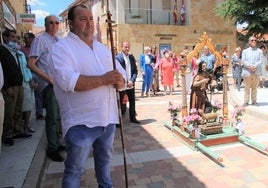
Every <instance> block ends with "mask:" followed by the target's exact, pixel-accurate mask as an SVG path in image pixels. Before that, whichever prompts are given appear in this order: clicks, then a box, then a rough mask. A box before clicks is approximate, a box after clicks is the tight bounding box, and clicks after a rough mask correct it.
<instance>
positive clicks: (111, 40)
mask: <svg viewBox="0 0 268 188" xmlns="http://www.w3.org/2000/svg"><path fill="white" fill-rule="evenodd" d="M111 17H112V14H111V13H110V11H109V0H107V20H106V22H107V24H108V36H109V39H110V45H111V52H112V58H113V69H114V70H115V69H116V64H115V54H114V50H113V49H114V38H113V28H112V23H113V21H112V19H111ZM116 98H117V107H118V114H119V124H120V135H121V142H122V149H123V158H124V170H125V183H126V188H128V175H127V161H126V153H127V152H126V148H125V139H124V131H123V119H122V113H121V102H120V95H119V91H118V89H117V90H116Z"/></svg>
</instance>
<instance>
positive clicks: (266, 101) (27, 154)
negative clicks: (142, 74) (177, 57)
mask: <svg viewBox="0 0 268 188" xmlns="http://www.w3.org/2000/svg"><path fill="white" fill-rule="evenodd" d="M140 85H141V83H140V82H138V83H137V94H136V96H137V113H138V116H137V118H138V119H139V120H141V124H140V125H137V124H132V123H129V119H128V114H126V115H125V116H124V118H123V121H124V138H125V145H126V151H127V167H128V184H129V187H131V188H160V187H168V188H169V187H170V188H172V187H174V188H178V187H182V188H184V187H185V188H195V187H196V188H202V187H204V188H205V187H206V188H214V187H217V188H221V187H224V188H228V187H230V188H242V187H243V188H262V187H267V183H268V176H267V171H268V165H266V164H267V163H268V156H267V155H265V154H263V153H261V152H258V151H256V150H255V149H253V148H251V147H249V146H247V145H245V144H243V143H240V142H235V143H231V144H225V145H217V146H213V147H210V149H211V150H212V151H214V152H215V153H217V154H219V155H220V156H221V157H222V158H223V160H224V161H223V166H220V165H218V164H217V163H215V162H214V161H213V160H211V159H210V158H209V157H208V156H206V155H205V154H203V153H202V152H200V151H195V150H192V149H191V148H189V147H187V146H186V145H184V144H183V143H182V142H181V141H180V139H178V138H177V137H176V136H174V135H173V133H172V132H171V131H170V130H169V129H167V128H166V127H165V126H164V122H165V121H170V117H169V113H168V112H167V106H168V101H173V102H174V103H175V104H180V100H181V91H180V89H181V88H176V92H175V93H173V95H166V96H163V95H159V96H151V97H144V98H141V97H140V88H141V87H140ZM267 96H268V88H265V89H259V90H258V103H259V106H258V107H255V106H247V107H246V114H245V116H244V117H243V121H244V122H245V124H246V128H245V129H246V136H248V137H250V138H251V139H253V140H254V141H257V142H258V143H261V144H262V145H264V146H268V133H267V131H265V130H267V128H268V118H267V117H268V115H267V112H268V98H267ZM187 97H188V98H189V96H187ZM216 98H219V99H220V98H221V94H215V95H213V96H212V99H216ZM228 100H229V104H230V105H229V110H230V111H231V108H232V105H233V104H242V103H243V89H241V91H239V92H238V91H236V90H234V89H233V86H232V85H231V86H230V92H229V98H228ZM229 116H230V115H229ZM31 123H32V124H33V127H34V128H35V129H37V133H34V137H33V138H32V139H30V140H21V141H20V142H18V143H17V142H15V145H14V146H13V147H3V148H2V153H1V156H0V174H1V176H0V178H1V179H0V187H1V188H2V187H6V186H14V187H18V188H19V187H41V188H59V187H61V180H62V174H63V169H64V164H63V163H57V162H53V161H51V160H50V159H47V158H46V157H45V153H44V150H45V149H44V148H45V139H44V138H45V137H44V134H43V136H42V132H43V127H44V126H43V124H44V122H43V121H41V122H40V121H36V120H33V121H32V122H31ZM39 131H40V133H39ZM35 138H36V139H37V140H35ZM40 138H42V139H40ZM39 142H40V144H39V147H37V145H38V143H39ZM30 145H31V147H27V146H30ZM36 150H37V152H35V151H36ZM36 161H38V162H36ZM11 163H12V164H11ZM42 168H43V169H44V170H43V171H42ZM39 172H40V173H39ZM27 173H28V174H27ZM111 176H112V179H113V183H114V187H115V188H123V187H125V181H124V166H123V157H122V144H121V139H120V131H119V129H117V131H116V137H115V144H114V155H113V160H112V172H111ZM24 180H25V181H24ZM39 185H40V186H39ZM81 187H83V188H85V187H96V188H97V187H98V186H97V183H96V180H95V176H94V169H93V163H92V156H89V159H88V163H87V167H86V171H85V175H84V176H83V179H82V183H81Z"/></svg>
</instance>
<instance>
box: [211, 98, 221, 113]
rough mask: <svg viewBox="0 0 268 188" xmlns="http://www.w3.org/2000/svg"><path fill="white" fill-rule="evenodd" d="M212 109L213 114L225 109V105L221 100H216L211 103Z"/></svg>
mask: <svg viewBox="0 0 268 188" xmlns="http://www.w3.org/2000/svg"><path fill="white" fill-rule="evenodd" d="M211 108H212V111H213V112H217V111H218V110H221V109H222V108H223V104H222V102H221V101H220V100H219V99H215V100H212V101H211Z"/></svg>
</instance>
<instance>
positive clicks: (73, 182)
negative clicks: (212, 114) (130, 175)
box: [62, 124, 115, 188]
mask: <svg viewBox="0 0 268 188" xmlns="http://www.w3.org/2000/svg"><path fill="white" fill-rule="evenodd" d="M114 133H115V124H109V125H108V126H107V127H94V128H88V127H87V126H85V125H77V126H74V127H72V128H70V129H69V130H68V132H67V134H66V135H65V138H64V139H65V144H66V152H67V158H66V160H65V162H64V164H65V170H64V176H63V180H62V188H79V187H80V179H81V176H82V175H83V173H84V171H85V167H86V162H87V159H88V157H89V153H90V150H91V148H93V157H94V165H95V173H96V178H97V182H98V184H99V188H111V187H112V180H111V177H110V162H111V159H112V151H113V142H114Z"/></svg>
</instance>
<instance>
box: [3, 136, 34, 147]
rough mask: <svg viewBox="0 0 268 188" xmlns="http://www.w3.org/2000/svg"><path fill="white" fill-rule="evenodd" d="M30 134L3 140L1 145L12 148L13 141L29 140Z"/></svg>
mask: <svg viewBox="0 0 268 188" xmlns="http://www.w3.org/2000/svg"><path fill="white" fill-rule="evenodd" d="M31 137H32V135H31V134H26V133H24V134H17V135H13V138H4V139H3V144H4V145H6V146H13V145H14V139H25V138H31Z"/></svg>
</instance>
